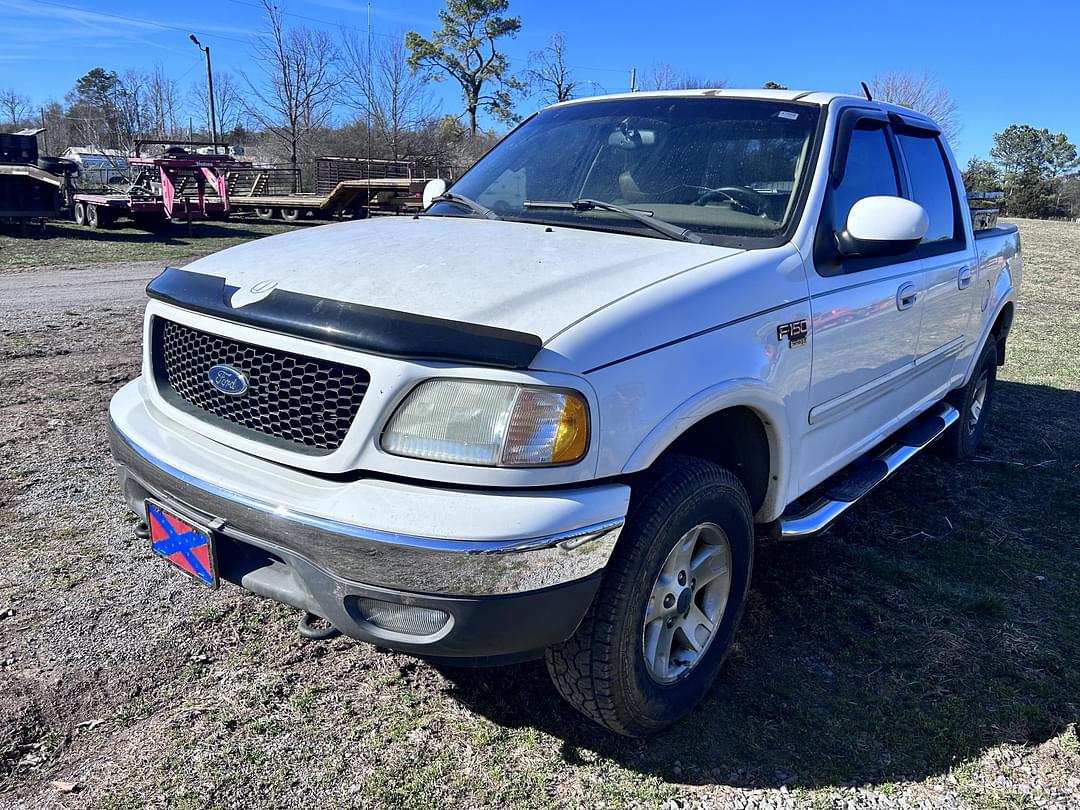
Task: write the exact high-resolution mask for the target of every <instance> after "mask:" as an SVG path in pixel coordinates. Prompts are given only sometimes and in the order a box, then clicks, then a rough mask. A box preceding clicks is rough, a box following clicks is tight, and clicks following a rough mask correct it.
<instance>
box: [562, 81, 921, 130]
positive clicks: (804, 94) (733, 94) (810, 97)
mask: <svg viewBox="0 0 1080 810" xmlns="http://www.w3.org/2000/svg"><path fill="white" fill-rule="evenodd" d="M702 97H707V98H744V99H767V100H771V101H799V102H803V103H805V104H819V105H821V106H826V105H828V104H829V103H831V102H833V101H836V100H839V99H842V100H844V101H849V102H850V101H854V102H859V103H861V104H863V105H870V106H873V107H877V108H878V109H881V110H884V111H885V112H895V113H899V114H901V115H903V116H905V117H907V118H915V119H920V120H924V121H929V122H930V123H933V119H931V118H930V117H929V116H927V115H925V114H923V113H921V112H918V111H917V110H912V109H909V108H907V107H901V106H899V105H897V104H890V103H889V102H887V101H879V100H878V99H872V100H867V99H865V98H863V97H862V96H856V95H853V94H851V93H830V92H823V91H820V90H763V89H739V88H733V87H731V88H729V87H724V88H719V89H714V90H649V91H638V92H634V93H613V94H611V95H606V96H589V97H587V98H575V99H571V100H570V101H564V102H562V103H560V104H553V105H551V107H548V109H551V108H553V107H567V106H569V105H571V104H588V103H589V102H592V101H610V100H612V99H634V98H702ZM935 126H936V124H935Z"/></svg>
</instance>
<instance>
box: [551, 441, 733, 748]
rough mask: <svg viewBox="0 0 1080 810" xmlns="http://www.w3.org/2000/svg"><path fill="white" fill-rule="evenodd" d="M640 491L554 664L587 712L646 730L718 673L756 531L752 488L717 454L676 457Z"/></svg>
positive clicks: (669, 718) (677, 711)
mask: <svg viewBox="0 0 1080 810" xmlns="http://www.w3.org/2000/svg"><path fill="white" fill-rule="evenodd" d="M635 490H636V494H635V497H634V500H633V503H632V505H631V511H630V514H629V515H628V517H627V525H626V529H625V531H624V532H623V535H622V537H621V538H620V540H619V544H618V546H617V547H616V550H615V553H614V555H613V557H612V560H611V563H610V564H609V566H608V570H607V572H606V574H605V576H604V582H603V584H602V585H601V586H600V590H599V591H598V592H597V595H596V598H595V600H594V601H593V604H592V606H591V607H590V608H589V612H588V613H587V614H586V616H585V618H584V620H583V621H582V623H581V625H580V627H579V628H578V630H577V632H576V633H575V634H574V636H573V637H571V638H570V639H569V640H568V641H566V642H564V643H563V644H559V645H556V646H555V647H552V648H551V649H549V650H548V651H547V665H548V672H549V673H550V675H551V678H552V681H553V682H554V683H555V687H556V689H558V691H559V693H560V694H562V696H563V697H564V698H566V700H567V701H568V702H569V703H570V704H571V705H572V706H574V708H576V709H577V710H578V711H580V712H581V713H582V714H584V715H585V716H586V717H588V718H590V719H591V720H594V721H596V722H597V723H600V724H601V725H604V726H606V727H607V728H609V729H611V730H612V731H615V732H617V733H619V734H625V735H628V736H644V735H647V734H653V733H655V732H657V731H660V730H661V729H663V728H665V727H666V726H669V725H671V724H672V723H674V722H675V721H677V720H679V719H680V718H681V717H683V716H684V715H685V714H687V713H688V712H689V711H690V710H691V709H693V708H694V706H695V705H697V703H698V702H699V701H700V700H701V699H702V697H704V695H705V693H706V692H707V691H708V689H709V687H710V686H711V685H712V683H713V681H714V680H715V679H716V676H717V673H718V672H719V671H720V667H721V665H722V664H723V661H724V658H725V656H726V655H727V653H728V651H729V650H730V649H731V645H732V642H733V640H734V638H735V630H736V628H737V627H738V624H739V620H740V619H741V617H742V610H743V605H744V604H745V601H746V593H747V589H748V586H749V583H750V571H751V568H752V566H753V539H754V536H753V518H752V514H751V509H750V501H749V498H748V497H747V495H746V491H745V490H744V489H743V486H742V484H741V483H740V482H739V480H738V479H737V478H736V477H735V476H734V475H732V474H731V473H730V472H728V471H727V470H725V469H723V468H722V467H718V466H716V465H715V464H710V463H709V462H706V461H702V460H700V459H696V458H690V457H685V456H671V457H669V458H665V459H662V460H661V461H660V462H659V463H658V465H657V466H656V467H655V468H654V469H653V470H652V471H650V473H649V474H648V475H647V476H646V477H645V478H644V479H643V480H642V481H641V482H640V486H638V487H636V488H635Z"/></svg>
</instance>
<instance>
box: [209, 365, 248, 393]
mask: <svg viewBox="0 0 1080 810" xmlns="http://www.w3.org/2000/svg"><path fill="white" fill-rule="evenodd" d="M206 376H207V377H208V378H209V380H210V384H211V385H212V386H214V388H216V389H217V390H218V391H220V392H221V393H223V394H228V395H229V396H231V397H240V396H243V395H244V394H246V393H247V390H248V378H247V375H246V374H245V373H244V372H242V371H240V370H239V369H236V368H233V367H232V366H224V365H218V366H211V368H210V371H209V373H208V374H207V375H206Z"/></svg>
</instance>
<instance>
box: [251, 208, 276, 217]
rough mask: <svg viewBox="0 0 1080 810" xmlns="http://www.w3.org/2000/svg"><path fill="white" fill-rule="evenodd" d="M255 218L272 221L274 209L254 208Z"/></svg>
mask: <svg viewBox="0 0 1080 810" xmlns="http://www.w3.org/2000/svg"><path fill="white" fill-rule="evenodd" d="M255 216H257V217H258V218H259V219H273V218H274V209H273V208H256V209H255Z"/></svg>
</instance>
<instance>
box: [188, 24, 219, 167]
mask: <svg viewBox="0 0 1080 810" xmlns="http://www.w3.org/2000/svg"><path fill="white" fill-rule="evenodd" d="M190 38H191V41H192V42H194V43H195V47H196V48H198V49H199V50H200V51H202V52H203V53H205V54H206V92H207V94H208V95H209V96H210V140H211V141H212V142H213V144H214V154H215V155H216V154H217V142H218V135H217V117H216V116H215V114H214V71H213V70H211V68H210V46H209V45H207V46H206V47H205V48H204V47H203V44H202V43H201V42H199V40H198V38H197V37H196V36H195V35H194V34H191V35H190Z"/></svg>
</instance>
